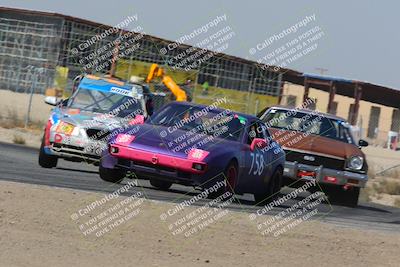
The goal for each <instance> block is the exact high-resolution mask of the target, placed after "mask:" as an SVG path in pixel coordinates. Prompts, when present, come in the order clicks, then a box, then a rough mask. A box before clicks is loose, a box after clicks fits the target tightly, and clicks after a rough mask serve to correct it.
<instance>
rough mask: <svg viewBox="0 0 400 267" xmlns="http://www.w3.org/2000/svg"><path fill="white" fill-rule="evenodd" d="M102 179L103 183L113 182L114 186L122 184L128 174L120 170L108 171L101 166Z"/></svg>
mask: <svg viewBox="0 0 400 267" xmlns="http://www.w3.org/2000/svg"><path fill="white" fill-rule="evenodd" d="M99 174H100V178H101V179H102V180H103V181H106V182H111V183H114V184H118V183H120V182H121V181H122V180H123V179H124V178H125V176H126V172H125V171H123V170H120V169H108V168H104V167H103V166H101V164H100V165H99Z"/></svg>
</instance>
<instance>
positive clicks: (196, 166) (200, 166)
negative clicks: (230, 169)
mask: <svg viewBox="0 0 400 267" xmlns="http://www.w3.org/2000/svg"><path fill="white" fill-rule="evenodd" d="M206 166H207V165H206V164H204V163H193V165H192V168H193V169H195V170H197V171H204V170H205V169H206Z"/></svg>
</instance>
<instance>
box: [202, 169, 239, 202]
mask: <svg viewBox="0 0 400 267" xmlns="http://www.w3.org/2000/svg"><path fill="white" fill-rule="evenodd" d="M223 179H224V181H225V184H224V186H221V187H219V188H218V189H217V190H216V191H213V192H210V193H209V198H211V199H214V198H217V197H219V196H222V195H224V194H225V193H228V192H229V195H228V196H227V198H230V197H232V196H233V195H234V194H235V186H236V183H237V179H238V168H237V164H236V162H235V161H231V162H230V163H229V164H228V166H227V167H226V168H225V171H224V177H223ZM211 187H212V186H211Z"/></svg>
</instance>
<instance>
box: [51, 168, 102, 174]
mask: <svg viewBox="0 0 400 267" xmlns="http://www.w3.org/2000/svg"><path fill="white" fill-rule="evenodd" d="M56 169H57V170H63V171H73V172H80V173H82V172H84V173H93V174H99V172H98V171H88V170H80V169H71V168H65V167H57V168H56Z"/></svg>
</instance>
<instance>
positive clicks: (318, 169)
mask: <svg viewBox="0 0 400 267" xmlns="http://www.w3.org/2000/svg"><path fill="white" fill-rule="evenodd" d="M299 171H307V172H314V173H315V178H311V177H310V178H308V177H307V178H304V177H303V178H301V177H299V176H298V173H299ZM283 175H284V176H285V177H288V178H290V179H293V180H310V179H315V180H316V181H317V183H319V184H327V185H328V184H329V185H338V186H346V185H348V186H352V187H365V185H366V183H367V180H368V176H367V174H362V173H355V172H350V171H343V170H333V169H328V168H324V167H323V166H322V165H321V166H311V165H306V164H300V163H297V162H290V161H286V162H285V168H284V173H283ZM327 177H330V179H329V178H328V179H327ZM333 178H336V179H333Z"/></svg>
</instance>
